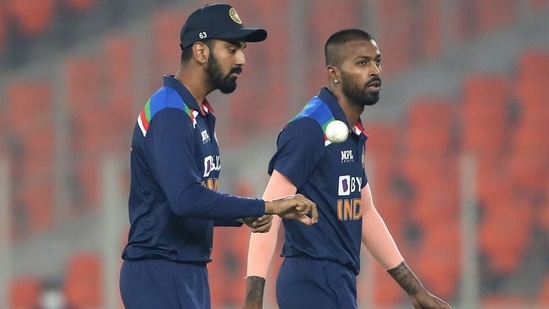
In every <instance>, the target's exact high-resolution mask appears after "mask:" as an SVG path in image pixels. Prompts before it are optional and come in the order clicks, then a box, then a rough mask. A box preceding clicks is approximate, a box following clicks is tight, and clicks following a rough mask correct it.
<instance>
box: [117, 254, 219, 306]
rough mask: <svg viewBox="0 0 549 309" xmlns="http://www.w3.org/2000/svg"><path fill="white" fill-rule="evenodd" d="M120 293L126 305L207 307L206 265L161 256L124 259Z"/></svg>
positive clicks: (208, 292)
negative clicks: (173, 260) (137, 259)
mask: <svg viewBox="0 0 549 309" xmlns="http://www.w3.org/2000/svg"><path fill="white" fill-rule="evenodd" d="M120 294H121V296H122V302H123V303H124V306H125V308H126V309H159V308H162V309H210V308H211V303H210V289H209V286H208V271H207V269H206V265H205V264H204V265H202V264H198V265H196V264H185V263H176V262H172V261H169V260H164V259H150V260H139V261H127V260H126V261H124V262H123V263H122V268H121V270H120Z"/></svg>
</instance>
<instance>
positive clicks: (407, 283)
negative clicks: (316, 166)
mask: <svg viewBox="0 0 549 309" xmlns="http://www.w3.org/2000/svg"><path fill="white" fill-rule="evenodd" d="M387 272H388V273H389V274H390V275H391V276H392V277H393V279H395V281H396V282H397V283H398V284H399V285H400V286H401V287H402V289H404V291H406V294H408V296H409V297H410V300H411V302H412V305H414V308H416V309H452V307H451V306H450V305H449V304H447V303H446V302H444V301H443V300H441V299H440V298H438V297H436V296H434V295H433V294H431V293H429V292H428V291H427V290H426V289H425V287H424V286H423V285H422V284H421V282H420V281H419V279H418V278H417V277H416V275H415V274H414V273H413V272H412V270H411V269H410V268H409V267H408V265H406V263H405V262H402V263H400V264H399V265H398V266H397V267H395V268H391V269H389V270H388V271H387Z"/></svg>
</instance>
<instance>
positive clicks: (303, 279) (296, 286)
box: [276, 257, 358, 309]
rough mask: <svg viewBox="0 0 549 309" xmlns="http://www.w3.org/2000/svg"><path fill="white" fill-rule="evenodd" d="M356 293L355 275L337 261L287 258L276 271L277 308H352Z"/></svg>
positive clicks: (354, 306)
mask: <svg viewBox="0 0 549 309" xmlns="http://www.w3.org/2000/svg"><path fill="white" fill-rule="evenodd" d="M356 295H357V294H356V275H355V274H354V273H353V272H352V271H351V270H350V269H349V268H347V267H345V266H343V265H341V264H339V263H335V262H330V261H325V260H315V259H310V258H306V257H290V258H285V259H284V261H283V262H282V265H281V267H280V270H279V272H278V278H277V281H276V300H277V303H278V306H279V308H280V309H336V308H337V309H354V308H358V304H357V296H356Z"/></svg>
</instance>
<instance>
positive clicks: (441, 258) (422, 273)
mask: <svg viewBox="0 0 549 309" xmlns="http://www.w3.org/2000/svg"><path fill="white" fill-rule="evenodd" d="M441 207H443V205H441ZM456 217H458V216H454V218H446V219H443V220H438V218H437V219H436V220H431V222H430V223H429V224H425V225H423V228H424V233H423V240H422V244H421V249H420V256H419V258H418V261H419V265H418V267H417V271H418V273H419V277H420V278H422V281H424V283H425V285H426V286H427V287H428V288H429V290H430V291H432V292H433V293H434V294H436V295H438V296H439V297H442V298H443V299H447V300H450V299H453V298H454V297H456V296H457V292H458V289H457V283H458V281H459V275H460V269H461V265H460V256H461V253H460V238H461V237H460V235H461V231H460V228H459V227H460V225H459V221H458V220H457V219H455V218H456Z"/></svg>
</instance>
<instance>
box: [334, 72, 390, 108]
mask: <svg viewBox="0 0 549 309" xmlns="http://www.w3.org/2000/svg"><path fill="white" fill-rule="evenodd" d="M376 80H377V81H380V82H381V79H380V78H379V77H374V78H373V79H372V80H371V81H376ZM371 81H370V82H371ZM341 87H342V88H341V90H342V91H343V94H344V95H345V96H346V97H348V98H349V99H350V100H351V101H352V102H355V103H356V104H357V105H360V106H362V107H364V106H372V105H374V104H376V103H377V101H378V100H379V91H369V90H368V84H366V85H359V84H357V83H356V82H354V81H353V79H352V78H351V77H349V76H347V75H346V74H344V73H343V72H342V73H341Z"/></svg>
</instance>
